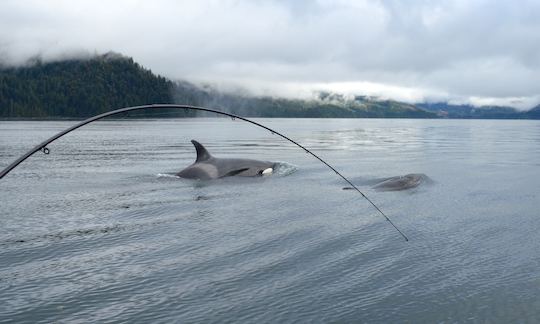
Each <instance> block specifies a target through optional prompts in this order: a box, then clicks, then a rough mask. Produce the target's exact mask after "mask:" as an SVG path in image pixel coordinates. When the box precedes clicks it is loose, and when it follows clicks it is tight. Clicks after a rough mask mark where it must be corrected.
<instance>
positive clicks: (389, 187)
mask: <svg viewBox="0 0 540 324" xmlns="http://www.w3.org/2000/svg"><path fill="white" fill-rule="evenodd" d="M431 182H432V180H431V179H430V178H429V177H428V176H427V175H425V174H423V173H410V174H406V175H404V176H397V177H391V178H387V179H384V180H382V181H381V182H379V183H377V184H376V185H374V186H373V187H372V188H373V189H375V190H377V191H398V190H407V189H411V188H416V187H418V186H419V185H420V184H422V183H431Z"/></svg>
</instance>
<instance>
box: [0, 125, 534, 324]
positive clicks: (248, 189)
mask: <svg viewBox="0 0 540 324" xmlns="http://www.w3.org/2000/svg"><path fill="white" fill-rule="evenodd" d="M258 121H259V122H262V123H263V124H265V125H267V126H269V127H272V128H275V129H276V130H277V131H280V132H283V133H284V134H286V135H288V136H290V137H291V138H293V139H295V140H297V141H298V142H300V143H301V144H303V145H305V146H306V147H308V148H310V149H312V150H313V151H314V152H315V153H317V154H319V155H320V156H321V157H322V158H324V159H325V160H326V161H328V162H329V163H330V164H332V165H333V166H334V167H336V168H337V169H338V170H339V171H340V172H342V173H343V174H344V175H346V176H348V177H349V178H350V179H351V180H352V181H353V182H355V183H356V184H358V185H359V186H360V189H361V190H362V191H363V192H364V193H365V194H366V195H367V196H368V197H370V198H371V199H372V200H373V201H374V202H375V203H376V204H377V205H378V206H379V207H380V208H381V209H382V210H383V211H384V212H385V213H386V214H387V215H388V216H389V217H390V218H392V220H393V221H394V222H395V223H396V224H397V226H399V227H400V229H401V230H403V231H404V232H405V233H406V234H407V235H408V236H409V238H410V241H409V242H404V240H403V239H402V238H401V237H400V236H399V234H398V233H397V232H396V231H395V230H394V229H393V228H392V227H391V226H390V225H389V224H388V223H387V222H386V221H385V220H384V218H383V217H381V215H379V214H378V213H377V211H376V210H375V209H374V208H373V207H372V206H371V205H370V204H369V203H368V202H367V201H365V200H364V199H363V198H362V197H361V196H360V195H359V194H358V193H356V192H354V191H350V190H342V187H345V186H347V184H346V183H344V182H343V181H342V180H340V178H338V177H337V176H336V175H335V174H334V173H333V172H332V171H331V170H329V169H328V168H327V167H326V166H324V165H323V164H322V163H320V162H318V161H317V160H316V159H314V158H313V157H311V156H310V155H308V154H306V153H305V152H303V151H302V150H300V149H298V148H297V147H295V146H294V145H292V144H290V143H287V142H285V141H284V140H282V139H280V138H279V137H277V136H275V135H272V134H270V133H268V132H266V131H263V130H261V129H259V128H256V127H254V126H252V125H249V124H247V123H243V122H241V121H231V120H229V119H184V120H136V121H129V120H116V121H114V120H113V121H103V122H98V123H93V124H90V125H88V126H85V127H83V128H82V129H80V130H78V131H75V132H74V133H71V134H69V135H67V136H66V137H64V138H62V139H60V140H58V141H57V142H55V143H53V144H51V145H50V146H49V148H50V150H51V154H49V155H45V154H42V153H39V152H38V153H36V154H35V155H34V156H32V157H31V158H30V159H29V160H27V161H26V162H24V163H23V164H22V165H20V166H19V167H18V168H16V169H15V170H14V171H13V172H12V173H10V174H9V175H8V176H6V177H5V178H4V179H2V180H0V192H1V197H0V322H6V323H7V322H32V323H51V322H61V323H64V322H65V323H67V322H69V323H82V322H84V323H86V322H130V323H148V322H152V323H156V322H158V323H159V322H164V323H170V322H178V323H194V322H204V323H227V322H241V323H259V322H276V323H285V322H295V323H298V322H300V323H313V322H325V323H327V322H381V323H395V322H414V323H422V322H429V323H432V322H482V323H483V322H499V323H509V322H514V323H515V322H524V323H525V322H538V321H540V299H538V296H539V294H540V256H539V254H538V251H539V250H540V234H539V233H540V217H539V216H540V215H539V212H538V205H539V202H540V200H539V196H538V192H539V189H540V186H539V185H538V181H539V179H540V162H539V161H540V123H539V122H538V121H484V120H376V119H353V120H347V119H335V120H328V119H320V120H318V119H302V120H297V119H261V120H258ZM72 124H73V122H70V121H60V122H25V121H21V122H5V121H4V122H0V167H4V166H6V165H7V164H9V163H10V162H11V161H13V160H14V159H16V158H17V157H18V156H20V155H22V154H23V153H24V152H26V151H27V150H28V149H30V148H32V147H33V146H34V145H36V144H37V143H39V142H40V141H42V140H44V139H46V138H47V137H49V136H51V135H53V134H54V133H56V132H58V131H60V130H63V129H65V128H67V127H68V126H70V125H72ZM192 138H193V139H197V140H198V141H200V142H201V143H203V144H205V145H206V146H207V148H208V149H209V151H210V152H211V153H213V154H214V155H216V156H219V157H249V158H255V159H261V160H270V161H280V162H281V163H282V164H281V165H283V166H285V168H284V169H282V170H281V171H280V172H278V174H276V175H274V176H271V177H262V178H251V179H245V178H228V179H221V180H218V181H213V182H198V181H188V180H182V179H177V178H175V177H171V176H167V174H168V173H174V172H177V171H179V170H180V169H182V168H183V167H184V166H187V165H188V164H190V163H191V162H192V161H193V159H194V156H195V153H194V149H193V147H192V146H191V143H190V142H189V141H190V140H191V139H192ZM407 173H425V174H427V175H428V176H429V177H430V178H431V179H432V180H433V181H434V184H433V185H429V186H428V185H421V186H419V187H417V188H415V189H411V190H407V191H402V192H377V191H375V190H373V189H371V188H370V186H369V185H367V184H368V183H370V181H371V180H373V179H376V178H381V177H391V176H396V175H403V174H407Z"/></svg>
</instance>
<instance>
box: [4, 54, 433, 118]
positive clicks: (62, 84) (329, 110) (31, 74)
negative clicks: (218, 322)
mask: <svg viewBox="0 0 540 324" xmlns="http://www.w3.org/2000/svg"><path fill="white" fill-rule="evenodd" d="M152 103H179V104H191V105H199V106H205V107H209V108H215V109H221V110H226V111H228V112H231V113H235V114H239V115H243V116H248V117H322V118H324V117H417V118H426V117H427V118H429V117H436V115H435V114H434V113H431V112H426V111H424V110H421V109H417V108H416V107H414V106H413V105H408V104H404V103H399V102H395V101H366V100H360V101H359V100H353V101H350V100H348V101H347V100H343V98H340V97H339V96H338V97H336V96H333V97H331V98H330V97H329V96H328V94H325V95H324V97H323V96H322V97H321V98H320V99H318V100H291V99H284V98H273V97H250V96H242V95H235V94H225V93H221V92H219V91H216V90H213V89H212V88H211V87H198V86H195V85H193V84H191V83H188V82H172V81H170V80H168V79H166V78H164V77H162V76H159V75H155V74H154V73H152V71H150V70H148V69H145V68H143V67H142V66H140V65H139V64H138V63H136V62H134V61H133V59H132V58H128V57H124V56H121V55H119V54H115V53H109V54H105V55H101V56H96V57H94V58H92V59H87V60H75V59H74V60H65V61H59V62H49V63H44V62H42V61H41V60H39V59H35V60H33V61H32V62H31V63H29V64H27V65H26V66H23V67H11V68H0V117H2V118H83V117H89V116H93V115H96V114H99V113H103V112H106V111H109V110H113V109H118V108H122V107H127V106H136V105H143V104H152ZM186 115H188V116H193V115H194V114H193V113H189V112H187V113H186V112H184V111H179V110H170V111H168V112H163V111H160V114H159V117H183V116H186ZM199 115H200V114H199ZM138 116H141V114H140V113H138ZM143 116H147V117H151V116H155V115H151V114H146V115H143Z"/></svg>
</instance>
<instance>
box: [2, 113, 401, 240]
mask: <svg viewBox="0 0 540 324" xmlns="http://www.w3.org/2000/svg"><path fill="white" fill-rule="evenodd" d="M170 108H172V109H184V110H195V111H205V112H209V113H214V114H218V115H224V116H228V117H231V118H232V119H233V120H235V119H239V120H242V121H245V122H248V123H250V124H253V125H255V126H258V127H261V128H263V129H266V130H268V131H269V132H271V133H272V134H275V135H278V136H280V137H282V138H284V139H286V140H287V141H289V142H291V143H293V144H294V145H296V146H298V147H300V148H301V149H303V150H304V151H305V152H306V153H308V154H310V155H311V156H313V157H314V158H316V159H317V160H319V161H320V162H322V163H323V164H324V165H326V166H327V167H328V168H330V169H331V170H332V171H334V173H335V174H337V175H338V176H339V177H340V178H342V179H343V180H345V181H346V182H347V183H348V184H349V185H350V186H351V187H352V188H353V189H354V190H356V191H357V192H358V193H359V194H360V195H362V197H364V198H365V199H366V200H367V201H368V202H369V203H370V204H371V205H372V206H373V207H375V209H376V210H377V211H378V212H379V213H380V214H381V215H382V216H383V217H384V218H385V219H386V220H387V221H388V222H389V223H390V224H391V225H392V227H394V228H395V229H396V230H397V231H398V232H399V234H401V236H403V238H404V239H405V241H408V240H409V239H408V238H407V236H406V235H405V234H404V233H403V232H402V231H401V230H400V229H399V228H398V227H397V226H396V225H395V224H394V223H393V222H392V220H390V218H389V217H388V216H386V214H385V213H383V211H382V210H381V209H380V208H379V207H377V205H375V203H374V202H373V201H371V199H369V198H368V197H367V196H366V195H365V194H364V193H363V192H362V191H360V189H358V187H356V186H355V185H354V184H353V183H352V182H351V181H350V180H349V179H347V178H346V177H345V176H344V175H342V174H341V173H340V172H339V171H338V170H336V169H335V168H334V167H333V166H331V165H330V164H328V163H327V162H326V161H324V160H323V159H322V158H320V157H319V156H318V155H316V154H315V153H313V152H311V151H310V150H308V149H307V148H306V147H304V146H303V145H301V144H299V143H297V142H296V141H294V140H292V139H290V138H289V137H287V136H285V135H283V134H281V133H280V132H278V131H275V130H273V129H271V128H270V127H267V126H264V125H262V124H260V123H257V122H255V121H253V120H249V119H247V118H244V117H241V116H238V115H235V114H231V113H228V112H224V111H220V110H215V109H210V108H204V107H198V106H191V105H176V104H152V105H142V106H134V107H126V108H120V109H116V110H112V111H109V112H106V113H103V114H100V115H96V116H94V117H90V118H88V119H85V120H83V121H82V122H80V123H78V124H76V125H74V126H71V127H70V128H68V129H66V130H64V131H62V132H60V133H58V134H56V135H54V136H52V137H51V138H49V139H47V140H45V141H43V142H41V143H40V144H38V145H37V146H35V147H34V148H33V149H31V150H30V151H28V152H27V153H26V154H24V155H23V156H21V157H20V158H18V159H17V160H15V161H14V162H13V163H11V164H10V165H8V166H7V167H6V168H5V169H4V170H2V172H0V179H2V178H3V177H4V176H6V175H7V174H8V173H9V172H10V171H11V170H13V169H14V168H15V167H17V166H18V165H19V164H21V163H22V162H23V161H24V160H26V159H28V158H29V157H30V156H32V155H33V154H34V153H36V152H37V151H43V153H45V154H49V152H50V151H49V149H48V148H47V145H49V144H50V143H52V142H54V141H55V140H57V139H59V138H60V137H62V136H64V135H66V134H68V133H70V132H72V131H74V130H76V129H77V128H80V127H82V126H84V125H86V124H89V123H91V122H94V121H96V120H100V119H103V118H105V117H109V116H113V115H118V114H121V113H125V112H128V111H134V110H143V109H147V110H153V109H170Z"/></svg>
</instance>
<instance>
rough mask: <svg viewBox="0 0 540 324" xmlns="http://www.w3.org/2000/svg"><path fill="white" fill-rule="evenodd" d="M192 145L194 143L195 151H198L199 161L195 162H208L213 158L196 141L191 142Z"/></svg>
mask: <svg viewBox="0 0 540 324" xmlns="http://www.w3.org/2000/svg"><path fill="white" fill-rule="evenodd" d="M191 143H193V146H195V150H197V159H196V160H195V162H202V161H206V160H208V159H209V158H211V157H212V155H210V153H208V151H207V150H206V148H205V147H204V146H202V144H201V143H199V142H197V141H196V140H191Z"/></svg>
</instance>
